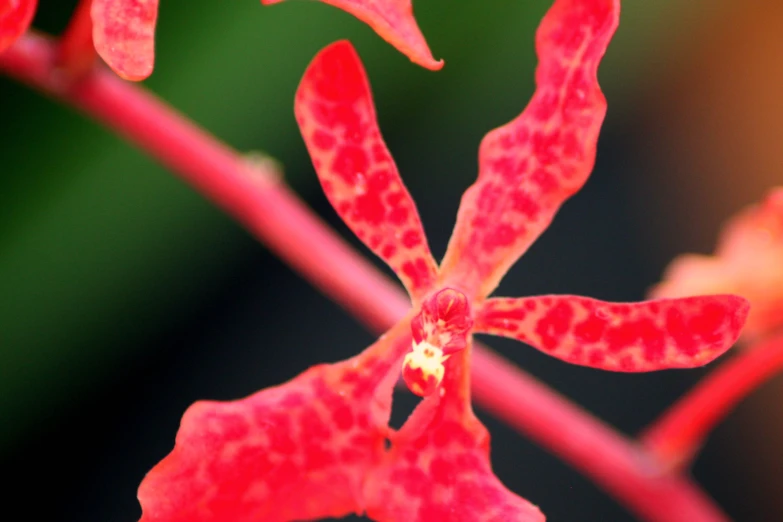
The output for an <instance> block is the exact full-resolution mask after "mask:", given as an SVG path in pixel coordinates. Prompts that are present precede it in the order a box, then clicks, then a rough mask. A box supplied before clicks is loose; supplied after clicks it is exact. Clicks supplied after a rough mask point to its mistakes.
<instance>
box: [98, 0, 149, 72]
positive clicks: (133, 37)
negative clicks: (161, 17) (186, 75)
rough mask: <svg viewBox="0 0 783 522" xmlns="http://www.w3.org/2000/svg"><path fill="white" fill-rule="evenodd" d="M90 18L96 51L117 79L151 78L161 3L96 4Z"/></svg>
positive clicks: (103, 0)
mask: <svg viewBox="0 0 783 522" xmlns="http://www.w3.org/2000/svg"><path fill="white" fill-rule="evenodd" d="M91 14H92V39H93V42H94V43H95V50H96V51H97V52H98V54H99V55H100V57H101V58H103V60H104V61H105V62H106V63H107V64H108V65H109V67H111V68H112V70H113V71H114V72H115V73H117V75H118V76H120V77H121V78H124V79H126V80H134V81H138V80H143V79H145V78H146V77H147V76H149V75H150V74H152V67H153V65H154V63H155V23H156V22H157V19H158V0H93V2H92V13H91Z"/></svg>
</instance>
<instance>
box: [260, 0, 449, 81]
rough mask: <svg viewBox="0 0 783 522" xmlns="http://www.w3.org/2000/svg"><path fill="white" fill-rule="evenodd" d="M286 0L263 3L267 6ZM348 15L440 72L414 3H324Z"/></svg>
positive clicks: (366, 0)
mask: <svg viewBox="0 0 783 522" xmlns="http://www.w3.org/2000/svg"><path fill="white" fill-rule="evenodd" d="M282 1H283V0H261V3H262V4H264V5H271V4H277V3H280V2H282ZM321 1H322V2H323V3H325V4H329V5H333V6H335V7H337V8H339V9H342V10H343V11H346V12H348V13H350V14H352V15H354V16H355V17H356V18H358V19H359V20H361V21H362V22H364V23H366V24H367V25H369V26H370V27H372V28H373V29H374V30H375V32H376V33H378V35H379V36H380V37H381V38H383V39H384V40H386V41H387V42H389V43H390V44H392V45H393V46H394V47H396V48H397V49H398V50H399V51H400V52H401V53H402V54H404V55H406V56H407V57H408V58H410V60H411V61H412V62H413V63H416V64H418V65H421V66H422V67H426V68H427V69H432V70H433V71H437V70H438V69H440V68H441V67H443V60H436V59H435V58H433V57H432V53H431V52H430V49H429V47H428V46H427V42H426V41H425V40H424V35H422V34H421V30H420V29H419V26H418V24H417V23H416V19H415V18H414V17H413V6H412V4H411V0H321Z"/></svg>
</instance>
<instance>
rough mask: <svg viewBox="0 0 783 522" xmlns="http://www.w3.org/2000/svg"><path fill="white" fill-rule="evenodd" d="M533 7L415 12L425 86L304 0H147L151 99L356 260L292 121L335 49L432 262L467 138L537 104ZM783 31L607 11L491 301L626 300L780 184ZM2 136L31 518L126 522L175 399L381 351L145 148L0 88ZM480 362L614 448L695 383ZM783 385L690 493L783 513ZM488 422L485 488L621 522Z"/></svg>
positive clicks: (356, 27) (12, 329)
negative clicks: (593, 94) (334, 45)
mask: <svg viewBox="0 0 783 522" xmlns="http://www.w3.org/2000/svg"><path fill="white" fill-rule="evenodd" d="M40 3H41V6H40V11H39V14H38V16H37V18H36V20H35V26H36V27H37V28H39V29H42V30H46V31H49V32H52V33H59V32H60V31H62V29H63V28H64V26H65V23H66V21H67V19H68V16H69V14H70V12H71V10H72V9H73V6H74V5H75V1H74V0H69V1H59V2H55V1H53V0H41V2H40ZM548 3H549V2H547V1H544V0H525V1H508V0H482V1H481V2H453V1H450V0H417V1H416V3H415V8H416V14H417V18H418V20H419V23H420V25H421V27H422V30H423V32H424V33H425V35H426V36H427V39H428V42H429V43H430V46H431V48H432V50H433V53H434V55H435V56H436V57H437V58H441V57H442V58H445V60H446V67H445V68H444V69H443V70H442V71H441V72H438V73H432V72H429V71H426V70H423V69H421V68H419V67H417V66H414V65H412V64H410V63H409V62H408V61H407V59H405V58H404V57H402V56H401V55H399V53H397V52H396V51H395V50H394V49H392V48H391V47H390V46H389V45H388V44H386V43H385V42H383V41H382V40H380V39H379V38H378V37H377V36H376V35H375V34H374V33H372V32H371V30H369V29H368V28H367V27H365V26H364V25H363V24H361V23H359V22H358V21H357V20H355V19H354V18H352V17H350V16H349V15H347V14H345V13H343V12H341V11H338V10H337V9H334V8H330V7H328V6H325V5H321V4H319V3H315V2H291V3H290V4H283V5H279V6H274V7H266V8H262V7H261V6H260V5H258V3H257V2H255V1H249V0H248V1H245V2H215V1H212V2H208V1H205V0H198V1H195V0H191V1H188V2H185V1H182V0H180V1H175V0H163V1H162V2H161V6H160V7H161V11H160V18H159V22H158V33H157V34H158V37H157V53H158V54H157V63H156V69H155V73H154V74H153V75H152V77H151V78H150V79H149V80H148V81H147V82H146V84H147V86H148V87H149V88H150V89H152V90H153V91H154V92H156V93H157V94H159V95H160V96H162V97H163V98H164V99H166V100H167V101H169V102H170V103H171V104H172V105H173V106H175V107H177V108H178V109H180V110H182V111H183V112H184V113H186V114H188V115H189V116H190V117H192V118H193V119H194V120H195V121H196V122H198V123H199V124H201V125H203V126H204V127H205V128H206V129H209V130H210V131H211V132H213V133H214V134H215V135H216V136H218V137H219V138H221V139H223V140H225V141H226V142H228V143H230V144H231V145H232V146H234V147H236V148H238V149H239V150H241V151H247V152H251V151H256V150H259V151H264V152H265V153H267V154H270V155H271V156H273V157H275V158H276V159H278V160H279V161H280V162H281V163H282V164H283V165H285V175H286V180H287V181H288V182H289V183H290V184H291V185H292V186H293V188H294V189H295V190H296V191H297V192H299V194H301V195H302V196H303V197H304V198H305V199H307V201H308V202H309V203H310V204H311V205H312V206H313V207H314V209H315V210H316V211H317V212H318V213H319V214H320V215H321V216H322V217H323V218H324V219H325V220H327V221H328V222H330V223H331V224H333V225H334V226H335V227H336V228H337V229H338V230H339V231H340V232H341V233H342V234H344V235H345V237H348V238H349V239H350V240H351V241H353V242H354V243H355V244H357V246H359V245H358V243H357V242H356V241H355V240H354V238H353V237H351V236H350V235H349V234H347V233H346V229H345V228H344V227H343V226H342V224H341V223H339V221H338V219H337V218H336V216H335V214H334V212H333V211H332V210H331V208H329V206H328V204H327V202H326V200H325V199H324V197H323V195H322V194H321V192H320V189H319V187H318V185H317V183H316V178H315V175H314V173H313V171H312V167H311V165H310V162H309V158H308V157H307V153H306V151H305V149H304V146H303V144H302V142H301V138H300V137H299V134H298V130H297V128H296V126H295V122H294V119H293V115H292V100H293V92H294V89H295V88H296V85H297V83H298V81H299V78H300V76H301V74H302V72H303V71H304V68H305V66H306V64H307V63H308V62H309V60H310V59H311V58H312V56H313V55H314V54H315V53H316V52H317V51H318V50H319V49H320V48H322V47H323V46H324V45H326V44H328V43H329V42H331V41H334V40H336V39H339V38H350V39H351V40H352V41H353V42H354V44H355V45H356V46H357V48H358V50H359V53H360V55H361V56H362V58H363V59H364V61H365V64H366V66H367V69H368V73H369V76H370V79H371V82H372V85H373V90H374V93H375V97H376V102H377V105H378V113H379V118H380V124H381V128H382V129H383V132H384V135H385V137H386V139H387V142H388V145H389V147H390V149H391V150H392V152H393V153H394V155H395V157H396V160H397V162H398V166H399V167H400V171H401V172H402V175H403V178H404V180H405V182H406V183H407V185H408V187H409V189H410V191H411V192H412V194H413V195H414V197H415V199H416V200H417V202H418V205H419V209H420V213H421V215H422V220H423V222H424V223H425V227H426V229H427V232H428V235H429V238H430V242H431V246H432V248H433V251H434V252H435V254H436V256H440V255H442V253H443V251H444V250H445V245H446V241H447V240H448V236H449V234H450V231H451V227H452V226H453V221H454V216H455V213H456V210H457V204H458V201H459V197H460V194H461V192H462V191H463V190H464V189H465V187H467V186H468V185H469V184H470V183H471V182H472V180H473V179H474V177H475V173H476V151H477V147H478V143H479V141H480V139H481V137H482V136H483V135H484V133H486V132H487V131H488V130H490V129H492V128H494V127H496V126H498V125H500V124H503V123H505V122H506V121H508V120H510V119H511V118H513V117H514V116H516V115H517V114H518V113H519V112H520V111H521V109H522V108H523V107H524V105H525V104H526V102H527V100H528V99H529V97H530V95H531V93H532V78H533V67H534V54H533V43H532V42H533V34H534V30H535V27H536V25H537V23H538V20H540V18H541V16H542V15H543V13H544V12H545V10H546V8H547V6H548ZM686 4H687V5H686ZM781 28H783V7H782V6H781V3H780V2H778V1H776V0H770V1H763V0H754V1H749V2H737V1H730V0H716V1H708V0H699V1H694V2H677V1H674V0H665V1H664V0H661V1H657V2H630V1H629V2H625V4H624V11H623V16H622V22H621V26H620V30H619V32H618V34H617V36H616V38H615V40H614V41H613V43H612V45H611V46H610V48H609V52H608V54H607V57H606V59H605V61H604V63H603V66H602V69H601V73H600V78H601V82H602V85H603V87H604V90H605V93H606V96H607V98H608V100H609V114H608V117H607V122H606V124H605V127H604V131H603V134H602V138H601V141H600V143H599V152H598V162H597V165H596V169H595V172H594V174H593V176H592V178H591V180H590V181H589V182H588V184H587V186H586V188H585V189H584V190H583V191H582V192H580V193H579V194H578V195H577V196H576V197H575V198H573V200H571V201H570V202H569V203H567V204H566V205H565V207H564V208H563V210H562V211H561V212H560V214H559V215H558V217H557V219H556V220H555V222H554V224H553V225H552V227H551V228H550V230H549V231H548V232H547V233H546V234H545V235H544V236H543V237H542V238H541V240H539V241H538V242H537V243H536V244H535V245H534V246H533V248H532V249H531V250H530V252H529V253H528V254H527V255H526V256H525V257H524V258H523V259H522V260H521V261H520V262H519V263H518V264H517V265H516V266H515V267H514V268H513V269H512V271H511V272H510V273H509V275H508V276H507V277H506V279H505V280H504V281H503V284H502V285H501V287H500V289H499V291H498V293H499V294H503V295H512V296H517V295H529V294H536V293H576V294H585V295H590V296H593V297H598V298H603V299H611V300H638V299H641V298H643V297H644V294H645V291H646V289H647V288H649V286H650V285H652V284H653V283H654V282H656V281H657V279H658V278H659V277H660V274H661V272H662V270H663V268H664V267H665V266H666V264H667V263H668V262H669V261H670V260H671V259H672V258H673V257H674V256H676V255H677V254H679V253H681V252H685V251H698V252H708V251H710V249H711V248H712V245H713V244H714V238H715V236H716V234H717V232H718V230H719V227H720V224H721V222H722V221H723V220H724V219H725V218H726V217H728V216H729V215H730V214H731V213H733V212H735V211H736V210H738V209H739V208H741V207H742V206H744V205H746V204H748V203H750V202H752V201H754V200H757V199H759V198H760V197H761V196H762V194H763V193H764V192H765V190H766V188H767V187H769V186H771V185H773V184H776V183H777V184H779V183H780V182H781V179H783V153H781V142H783V123H781V122H783V101H781V100H783V97H781V96H780V93H781V92H783V67H781V64H783V38H781V37H780V36H779V35H780V34H781V32H780V30H781ZM0 138H1V139H2V141H0V143H2V156H1V158H2V162H1V163H0V182H2V185H0V187H2V188H1V189H0V470H2V472H3V475H4V476H5V477H6V478H7V479H8V480H10V482H11V484H12V486H11V488H10V489H8V488H6V489H5V490H4V494H6V495H8V500H7V501H6V504H7V505H11V504H13V503H15V502H18V501H19V500H18V498H17V497H16V496H17V495H21V494H22V492H24V494H25V495H32V498H34V499H36V500H35V501H34V502H32V503H29V502H25V504H26V507H25V511H26V513H27V516H26V517H27V518H29V519H34V520H37V519H39V518H40V519H42V520H43V519H44V518H43V517H46V519H48V520H67V521H84V522H87V521H90V522H91V521H96V522H107V521H112V522H113V521H118V522H119V521H134V520H137V519H138V516H139V514H140V510H139V508H138V504H137V501H136V498H135V490H136V487H137V485H138V483H139V481H140V480H141V478H142V477H143V475H144V473H145V472H146V471H147V470H148V469H149V468H150V467H152V466H153V465H154V464H155V463H156V462H157V461H158V460H160V459H161V458H162V457H163V456H164V455H165V454H166V453H167V452H168V451H169V450H170V449H171V447H172V445H173V440H174V434H175V432H176V429H177V426H178V422H179V418H180V416H181V414H182V412H183V411H184V410H185V409H186V408H187V406H188V405H189V404H191V403H192V402H194V401H196V400H198V399H225V400H228V399H233V398H238V397H242V396H245V395H248V394H250V393H252V392H254V391H256V390H258V389H260V388H263V387H266V386H269V385H273V384H277V383H280V382H282V381H284V380H286V379H288V378H290V377H292V376H294V375H296V374H297V373H299V372H300V371H302V370H303V369H305V368H306V367H308V366H309V365H311V364H313V363H316V362H320V361H332V360H338V359H341V358H344V357H347V356H350V355H352V354H355V353H357V352H358V351H360V350H361V349H362V348H363V347H365V346H366V345H368V344H369V343H371V342H372V340H373V336H372V335H370V334H369V333H367V331H366V330H365V329H364V328H363V327H362V326H361V325H360V324H358V323H357V322H356V321H355V320H353V319H352V318H351V317H349V316H348V315H347V314H346V313H345V312H343V311H342V310H341V309H339V308H338V307H337V306H335V305H333V304H332V303H331V302H330V301H329V300H328V299H327V298H325V297H323V296H321V295H320V294H318V293H317V292H316V291H314V290H313V289H312V288H311V287H310V286H309V285H308V284H307V283H306V282H304V281H302V280H301V279H299V278H298V277H297V276H296V275H295V274H293V273H292V272H291V271H290V270H289V269H288V268H287V267H286V266H285V265H284V264H282V263H281V262H280V261H279V260H277V259H276V258H275V257H273V256H272V255H271V254H270V253H269V252H268V251H266V250H265V249H264V247H263V246H262V245H260V244H259V243H257V242H256V241H255V240H254V239H253V238H252V237H250V236H249V235H248V234H247V233H245V232H244V231H243V230H242V229H241V228H239V227H238V226H237V225H235V224H234V223H233V222H232V221H231V220H230V219H229V218H228V217H226V216H224V215H222V214H221V213H220V212H219V211H218V210H216V209H215V208H213V207H211V206H210V205H209V204H208V203H207V202H206V201H205V200H204V199H203V198H202V197H201V196H200V195H199V194H197V193H195V192H194V191H193V190H192V189H191V188H190V187H188V186H186V185H184V184H183V183H181V182H180V181H179V180H178V179H176V178H175V177H173V176H171V175H170V173H168V172H166V171H165V170H164V169H162V168H161V167H159V166H158V165H156V164H155V162H154V161H152V160H151V159H149V158H147V157H146V156H145V155H144V154H143V153H141V152H139V151H137V150H135V149H133V148H131V147H130V146H128V145H127V144H125V143H123V142H122V141H120V140H119V139H118V138H116V137H115V136H114V135H112V134H111V133H110V132H107V131H106V130H104V129H103V128H101V127H98V126H97V125H95V124H94V123H92V122H91V121H88V120H86V119H85V118H83V117H82V116H81V115H78V114H75V113H74V112H72V111H71V110H70V109H68V108H64V107H62V106H60V105H58V104H56V103H54V102H51V101H50V100H47V99H45V98H42V97H41V96H40V95H38V94H37V93H35V92H33V91H30V90H28V89H26V88H24V87H22V86H19V85H17V84H15V83H14V82H12V81H10V80H8V79H6V78H4V77H0ZM359 248H361V247H360V246H359ZM365 252H366V250H365ZM491 345H492V346H493V347H494V348H496V349H497V350H499V351H500V352H502V353H503V354H504V355H506V356H507V357H509V358H511V359H513V360H514V361H515V362H517V363H518V364H519V365H521V366H522V367H524V368H525V369H526V370H528V371H529V372H531V373H533V374H534V375H536V376H538V377H540V378H541V379H543V380H545V381H546V382H548V383H549V384H551V385H552V386H553V387H554V388H556V389H557V390H559V391H561V392H563V393H565V394H566V395H568V396H569V397H571V398H572V399H573V400H575V401H576V402H578V403H579V404H581V405H583V406H584V407H585V408H587V409H588V410H590V411H592V412H594V413H595V414H596V415H598V416H600V417H601V418H603V419H605V420H606V421H607V422H609V423H611V424H613V425H615V426H617V427H618V428H619V429H621V430H622V431H624V432H627V433H631V434H633V433H636V432H638V431H639V430H640V429H642V428H643V427H644V426H645V425H646V424H647V423H648V422H650V421H651V420H652V419H654V418H655V416H656V415H657V414H659V413H660V412H661V411H663V410H664V409H665V407H666V405H667V404H670V403H671V402H672V401H673V400H674V399H675V398H676V397H677V396H679V395H680V394H681V393H683V392H684V391H685V390H686V389H688V388H689V387H690V386H691V385H692V384H693V383H694V382H696V381H697V380H698V379H699V378H700V377H701V376H702V375H704V374H705V373H706V372H708V371H709V368H707V369H706V370H694V371H680V372H677V371H670V372H660V373H656V374H649V375H623V374H611V373H607V372H600V371H594V370H589V369H585V368H580V367H574V366H569V365H567V364H564V363H561V362H558V361H556V360H554V359H551V358H548V357H546V356H543V355H541V354H539V353H537V352H535V351H534V350H532V349H530V348H527V347H525V346H523V345H520V344H517V343H513V342H505V341H503V340H497V339H492V340H491ZM781 392H783V382H782V381H781V379H777V380H776V381H775V382H773V383H771V384H769V385H767V386H765V387H764V388H763V389H762V390H760V391H759V392H758V393H756V394H755V395H754V396H753V397H752V398H751V399H750V400H748V401H746V402H745V403H744V404H743V405H742V406H741V407H740V408H739V409H738V411H737V412H735V413H734V414H733V415H732V416H731V417H730V418H729V419H728V420H727V421H726V422H725V423H724V424H722V425H721V426H720V427H719V428H718V430H717V431H716V432H715V433H714V435H713V436H712V437H711V438H710V441H709V443H708V444H707V446H706V448H705V450H704V452H703V454H702V455H701V457H700V458H699V460H698V461H697V463H696V466H695V469H694V474H695V477H696V479H697V480H698V481H699V482H700V483H702V484H703V485H704V487H705V488H706V489H707V491H708V492H709V493H710V495H712V496H713V497H714V498H716V499H717V501H718V502H719V503H720V504H721V505H722V506H723V507H724V508H725V509H726V511H727V512H728V513H729V514H730V515H731V516H732V517H733V518H735V519H737V520H778V519H783V506H782V505H781V495H780V482H779V477H780V469H783V450H782V449H781V447H780V444H779V441H780V440H783V421H781V420H780V419H781V411H782V410H783V406H781V401H780V395H781ZM406 401H408V402H409V398H406V397H405V396H401V407H400V408H399V409H400V411H402V410H404V408H405V407H406V405H405V403H406ZM408 406H409V404H408ZM395 411H396V412H397V408H396V409H395ZM399 415H400V414H399V413H397V416H399ZM479 415H481V416H482V418H484V419H485V420H486V422H487V425H488V427H489V429H490V431H491V433H492V434H493V444H494V445H493V448H494V450H493V462H494V466H495V469H496V471H497V474H498V475H499V476H500V478H501V479H502V480H503V481H504V482H505V483H506V484H507V485H508V486H509V487H510V488H511V489H513V490H514V491H515V492H517V493H519V494H521V495H523V496H524V497H526V498H528V499H530V500H531V501H533V502H534V503H536V504H539V505H540V506H541V508H542V510H543V511H544V512H545V513H546V514H547V516H548V519H549V520H551V521H572V522H576V521H597V520H600V521H625V520H632V518H631V517H630V516H629V515H628V514H627V513H626V512H625V511H624V510H623V509H622V508H620V507H618V506H617V505H616V504H615V503H614V501H612V500H611V499H610V498H609V497H607V496H606V495H605V494H603V493H602V492H601V491H599V490H598V489H597V488H596V487H594V486H593V485H592V484H591V483H590V482H589V481H588V480H586V479H585V478H583V477H582V476H581V475H579V474H577V473H576V472H574V471H572V470H571V469H570V468H568V467H567V466H566V465H564V464H563V463H561V462H560V461H558V460H557V459H556V458H554V457H552V456H551V455H549V454H548V453H546V452H545V451H544V450H542V449H540V448H538V447H537V446H535V445H534V444H533V443H531V442H530V441H528V440H526V439H525V438H523V437H521V436H520V435H518V434H516V433H515V432H513V431H512V430H510V429H509V428H507V427H505V426H503V425H502V424H501V423H499V422H497V421H495V420H494V419H492V418H488V417H487V416H486V415H483V413H482V412H481V411H479ZM397 421H398V422H399V419H397ZM501 457H502V458H501Z"/></svg>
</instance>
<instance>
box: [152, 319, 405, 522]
mask: <svg viewBox="0 0 783 522" xmlns="http://www.w3.org/2000/svg"><path fill="white" fill-rule="evenodd" d="M408 328H409V327H408V324H407V321H402V322H401V323H399V324H398V326H397V327H396V328H394V329H392V331H391V332H389V334H387V335H386V336H384V337H381V339H380V340H379V341H378V342H377V343H375V344H374V345H373V346H371V347H370V348H368V349H367V350H365V351H364V352H363V353H362V354H360V355H358V356H356V357H354V358H352V359H349V360H347V361H343V362H340V363H336V364H322V365H319V366H315V367H313V368H311V369H309V370H308V371H306V372H304V373H303V374H301V375H299V376H298V377H296V378H294V379H293V380H291V381H289V382H287V383H285V384H283V385H280V386H276V387H274V388H269V389H265V390H262V391H260V392H258V393H256V394H254V395H251V396H250V397H248V398H245V399H242V400H238V401H233V402H198V403H196V404H194V405H193V406H191V407H190V409H188V411H187V412H186V413H185V415H184V416H183V418H182V424H181V426H180V430H179V433H178V434H177V441H176V446H175V448H174V450H173V451H172V452H171V453H170V454H169V455H168V456H167V457H166V458H165V459H163V460H162V461H161V462H160V463H159V464H158V465H157V466H155V467H154V468H153V469H152V470H151V471H150V472H149V473H148V474H147V476H146V477H145V479H144V481H143V482H142V484H141V486H140V487H139V500H140V501H141V504H142V508H143V515H142V519H141V521H142V522H222V521H226V520H231V521H232V522H257V521H259V520H264V521H265V522H275V521H281V522H282V521H286V520H302V519H313V518H323V517H340V516H344V515H347V514H349V513H355V512H361V511H362V510H363V501H362V488H363V484H364V481H365V478H366V475H367V473H368V472H369V470H370V468H371V467H373V466H374V465H377V463H378V462H380V460H381V458H382V455H383V453H384V451H385V450H384V444H385V440H386V436H387V432H388V427H387V424H388V420H389V414H390V412H391V398H392V397H391V396H392V388H393V386H394V383H395V382H396V380H397V378H398V376H399V364H400V361H401V359H402V356H403V354H404V353H405V351H406V350H407V349H408V347H409V345H410V336H409V334H408V333H407V332H408Z"/></svg>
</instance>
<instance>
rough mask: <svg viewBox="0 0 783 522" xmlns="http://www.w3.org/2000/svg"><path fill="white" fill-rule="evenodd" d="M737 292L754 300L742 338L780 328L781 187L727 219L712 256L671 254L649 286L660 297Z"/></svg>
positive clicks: (782, 270) (782, 276)
mask: <svg viewBox="0 0 783 522" xmlns="http://www.w3.org/2000/svg"><path fill="white" fill-rule="evenodd" d="M704 292H709V293H717V292H721V293H724V292H726V293H728V292H731V293H738V294H742V295H744V296H745V297H747V298H748V300H749V301H750V302H751V304H752V309H751V312H750V315H749V316H748V322H747V324H746V325H745V328H744V330H743V332H742V337H743V340H746V341H753V340H754V339H759V338H761V337H764V336H765V335H767V334H769V333H772V332H773V331H775V330H776V329H778V328H781V327H783V187H779V188H775V189H772V190H770V192H769V194H767V197H766V198H765V199H764V201H762V202H761V203H760V204H758V205H753V206H751V207H749V208H747V209H745V210H743V211H742V212H740V213H739V214H738V215H736V216H734V217H733V218H732V219H730V220H729V221H728V223H726V225H725V226H724V228H723V232H722V233H721V235H720V237H719V239H718V246H717V248H716V249H715V255H712V256H704V255H696V254H687V255H683V256H680V257H678V258H677V259H675V260H674V261H673V262H672V263H671V265H670V266H669V268H667V269H666V273H665V274H664V277H663V282H662V283H660V284H659V285H658V286H656V287H655V288H654V289H653V290H652V294H653V295H655V296H659V297H679V296H682V295H688V294H693V293H704Z"/></svg>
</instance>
